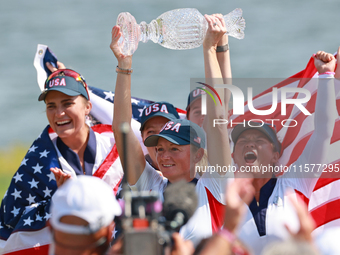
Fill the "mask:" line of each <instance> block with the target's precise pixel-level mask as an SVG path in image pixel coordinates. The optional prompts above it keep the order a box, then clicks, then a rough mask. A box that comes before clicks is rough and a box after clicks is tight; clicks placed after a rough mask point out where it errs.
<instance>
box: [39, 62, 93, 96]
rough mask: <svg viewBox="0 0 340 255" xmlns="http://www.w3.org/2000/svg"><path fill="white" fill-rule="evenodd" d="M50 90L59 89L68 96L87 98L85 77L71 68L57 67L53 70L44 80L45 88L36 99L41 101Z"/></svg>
mask: <svg viewBox="0 0 340 255" xmlns="http://www.w3.org/2000/svg"><path fill="white" fill-rule="evenodd" d="M51 90H55V91H60V92H62V93H64V94H66V95H68V96H78V95H82V96H84V97H85V98H86V99H87V100H89V98H90V97H89V93H88V89H87V84H86V82H85V79H84V78H83V77H82V76H81V75H80V74H79V73H77V72H76V71H73V70H71V69H59V70H57V71H55V72H53V73H52V74H51V75H50V76H49V77H48V78H47V79H46V81H45V89H44V91H43V92H42V93H41V94H40V96H39V98H38V100H39V101H43V100H45V97H46V95H47V93H48V92H49V91H51Z"/></svg>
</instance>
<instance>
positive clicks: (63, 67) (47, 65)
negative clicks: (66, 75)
mask: <svg viewBox="0 0 340 255" xmlns="http://www.w3.org/2000/svg"><path fill="white" fill-rule="evenodd" d="M46 67H47V68H48V69H49V70H50V71H51V72H52V73H53V72H55V71H57V70H59V69H66V67H65V65H64V64H63V63H61V62H59V61H57V67H58V68H56V67H54V66H53V65H52V64H51V63H50V62H46Z"/></svg>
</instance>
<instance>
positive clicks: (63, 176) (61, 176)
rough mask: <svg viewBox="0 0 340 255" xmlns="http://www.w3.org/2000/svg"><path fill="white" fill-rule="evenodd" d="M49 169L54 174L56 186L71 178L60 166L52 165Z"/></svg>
mask: <svg viewBox="0 0 340 255" xmlns="http://www.w3.org/2000/svg"><path fill="white" fill-rule="evenodd" d="M50 171H51V172H52V173H53V174H54V177H55V180H56V182H57V186H58V187H60V186H61V185H62V184H63V183H64V182H66V181H67V180H68V179H70V178H71V175H70V174H67V173H64V172H63V171H62V170H61V169H60V168H58V167H53V168H50Z"/></svg>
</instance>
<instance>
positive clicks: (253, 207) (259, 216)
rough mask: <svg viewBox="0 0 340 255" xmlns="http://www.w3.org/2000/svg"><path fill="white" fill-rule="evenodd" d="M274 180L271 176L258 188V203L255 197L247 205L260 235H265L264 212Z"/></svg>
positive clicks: (265, 212)
mask: <svg viewBox="0 0 340 255" xmlns="http://www.w3.org/2000/svg"><path fill="white" fill-rule="evenodd" d="M276 181H277V179H276V178H272V179H270V180H269V181H268V182H267V183H266V184H265V185H263V187H262V188H261V190H260V201H259V204H258V205H257V201H256V199H255V197H254V199H253V201H252V202H251V203H250V205H249V209H250V211H251V213H252V214H253V217H254V221H255V224H256V227H257V231H258V232H259V235H260V236H264V235H266V214H267V207H268V200H269V198H270V196H271V195H272V193H273V190H274V188H275V185H276Z"/></svg>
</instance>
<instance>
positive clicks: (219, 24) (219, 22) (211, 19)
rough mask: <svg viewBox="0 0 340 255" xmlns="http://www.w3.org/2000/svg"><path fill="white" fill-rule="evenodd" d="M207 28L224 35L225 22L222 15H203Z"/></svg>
mask: <svg viewBox="0 0 340 255" xmlns="http://www.w3.org/2000/svg"><path fill="white" fill-rule="evenodd" d="M204 17H205V19H206V21H207V22H208V25H209V27H210V28H211V29H212V30H213V31H218V32H224V33H226V31H227V30H226V28H225V22H224V18H223V16H222V14H213V15H207V14H206V15H204Z"/></svg>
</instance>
